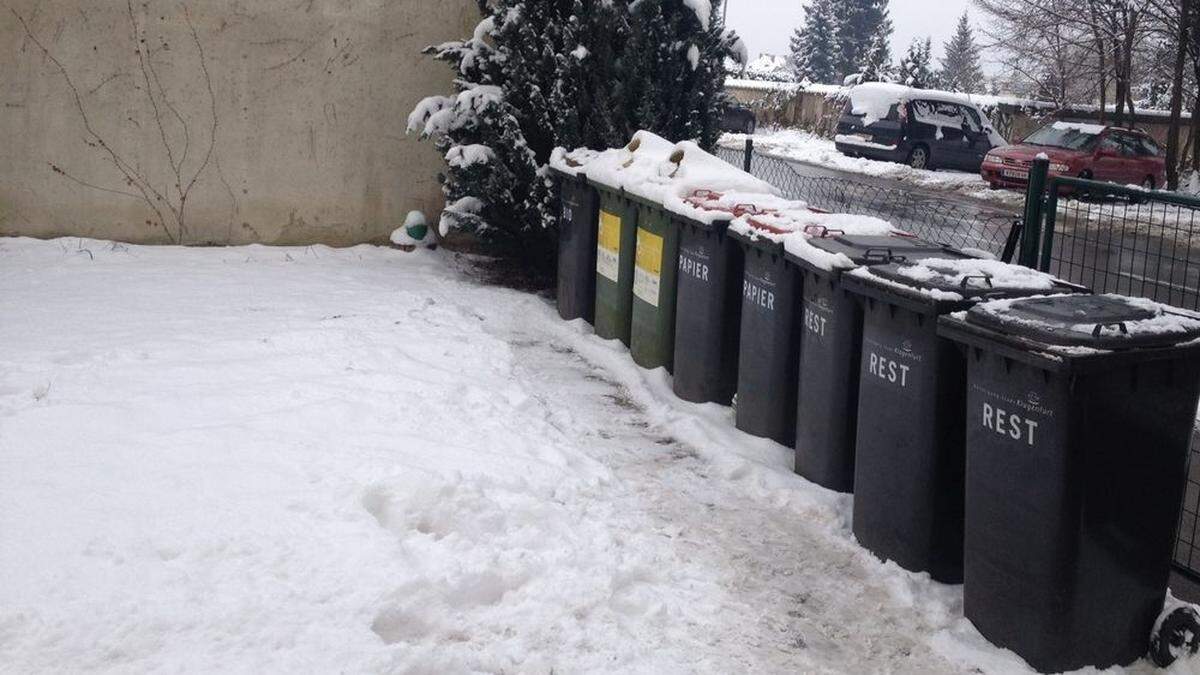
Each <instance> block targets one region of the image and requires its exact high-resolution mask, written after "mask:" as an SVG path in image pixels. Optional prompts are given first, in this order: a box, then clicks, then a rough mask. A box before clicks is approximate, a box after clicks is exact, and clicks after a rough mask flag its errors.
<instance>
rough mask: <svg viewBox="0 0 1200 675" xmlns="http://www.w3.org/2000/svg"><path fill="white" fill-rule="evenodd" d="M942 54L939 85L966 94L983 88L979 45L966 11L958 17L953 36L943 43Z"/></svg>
mask: <svg viewBox="0 0 1200 675" xmlns="http://www.w3.org/2000/svg"><path fill="white" fill-rule="evenodd" d="M944 52H945V53H944V55H943V56H942V72H941V78H940V80H941V82H940V85H939V86H941V87H943V88H945V89H947V90H949V91H960V92H964V93H968V94H974V93H978V92H980V91H982V90H983V69H982V68H980V67H979V46H978V45H976V44H975V34H974V32H973V31H972V30H971V22H970V20H969V19H968V17H967V13H966V12H963V15H962V16H961V17H959V19H958V28H957V29H956V30H955V31H954V36H953V37H952V38H950V41H949V42H947V43H946V44H945V47H944Z"/></svg>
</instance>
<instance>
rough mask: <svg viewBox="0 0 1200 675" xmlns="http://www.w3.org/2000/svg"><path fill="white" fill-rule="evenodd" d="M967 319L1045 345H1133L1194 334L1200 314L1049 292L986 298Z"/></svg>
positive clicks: (1165, 343)
mask: <svg viewBox="0 0 1200 675" xmlns="http://www.w3.org/2000/svg"><path fill="white" fill-rule="evenodd" d="M967 322H968V323H972V324H975V325H977V326H982V327H985V328H988V329H990V330H994V331H996V332H999V333H1006V334H1008V335H1014V336H1017V337H1022V338H1026V339H1029V340H1033V341H1036V342H1041V343H1044V344H1047V345H1054V346H1063V347H1092V348H1094V349H1135V348H1139V347H1140V348H1153V347H1169V346H1171V345H1176V344H1179V343H1181V342H1187V341H1189V340H1193V339H1196V338H1200V316H1198V315H1195V314H1191V313H1186V312H1184V311H1182V310H1178V309H1175V308H1173V307H1167V306H1166V305H1161V304H1158V303H1156V302H1152V301H1149V300H1143V299H1140V298H1128V297H1125V296H1121V295H1054V296H1048V297H1039V298H1023V299H1020V300H1002V301H999V302H986V303H982V304H979V305H976V306H974V307H972V308H971V309H970V310H969V311H968V312H967Z"/></svg>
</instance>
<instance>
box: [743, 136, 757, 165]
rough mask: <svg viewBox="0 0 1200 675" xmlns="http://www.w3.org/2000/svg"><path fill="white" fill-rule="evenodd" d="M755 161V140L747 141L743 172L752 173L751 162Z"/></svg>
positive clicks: (748, 139)
mask: <svg viewBox="0 0 1200 675" xmlns="http://www.w3.org/2000/svg"><path fill="white" fill-rule="evenodd" d="M753 159H754V139H753V138H747V139H746V153H745V155H743V156H742V170H743V171H745V172H746V173H750V166H751V165H750V162H751V160H753Z"/></svg>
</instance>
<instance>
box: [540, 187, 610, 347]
mask: <svg viewBox="0 0 1200 675" xmlns="http://www.w3.org/2000/svg"><path fill="white" fill-rule="evenodd" d="M552 171H553V173H554V175H555V176H556V177H557V178H558V186H559V197H560V202H561V205H562V211H561V214H562V215H561V218H560V220H559V232H558V294H557V300H558V302H557V305H558V315H559V316H561V317H562V318H563V319H565V320H567V321H570V320H572V319H579V318H582V319H585V320H586V321H587V322H588V323H592V322H593V321H594V320H595V315H596V219H597V212H598V210H599V208H600V197H599V195H597V194H596V189H595V188H593V187H592V186H591V185H589V184H588V181H587V177H586V176H584V175H582V174H578V175H572V174H569V173H566V172H563V171H560V170H557V169H552Z"/></svg>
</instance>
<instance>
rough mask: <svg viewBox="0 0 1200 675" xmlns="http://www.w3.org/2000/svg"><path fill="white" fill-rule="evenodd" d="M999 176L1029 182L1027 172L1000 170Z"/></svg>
mask: <svg viewBox="0 0 1200 675" xmlns="http://www.w3.org/2000/svg"><path fill="white" fill-rule="evenodd" d="M1000 175H1001V176H1004V177H1005V178H1019V179H1021V180H1029V172H1028V171H1021V170H1018V169H1001V170H1000Z"/></svg>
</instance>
